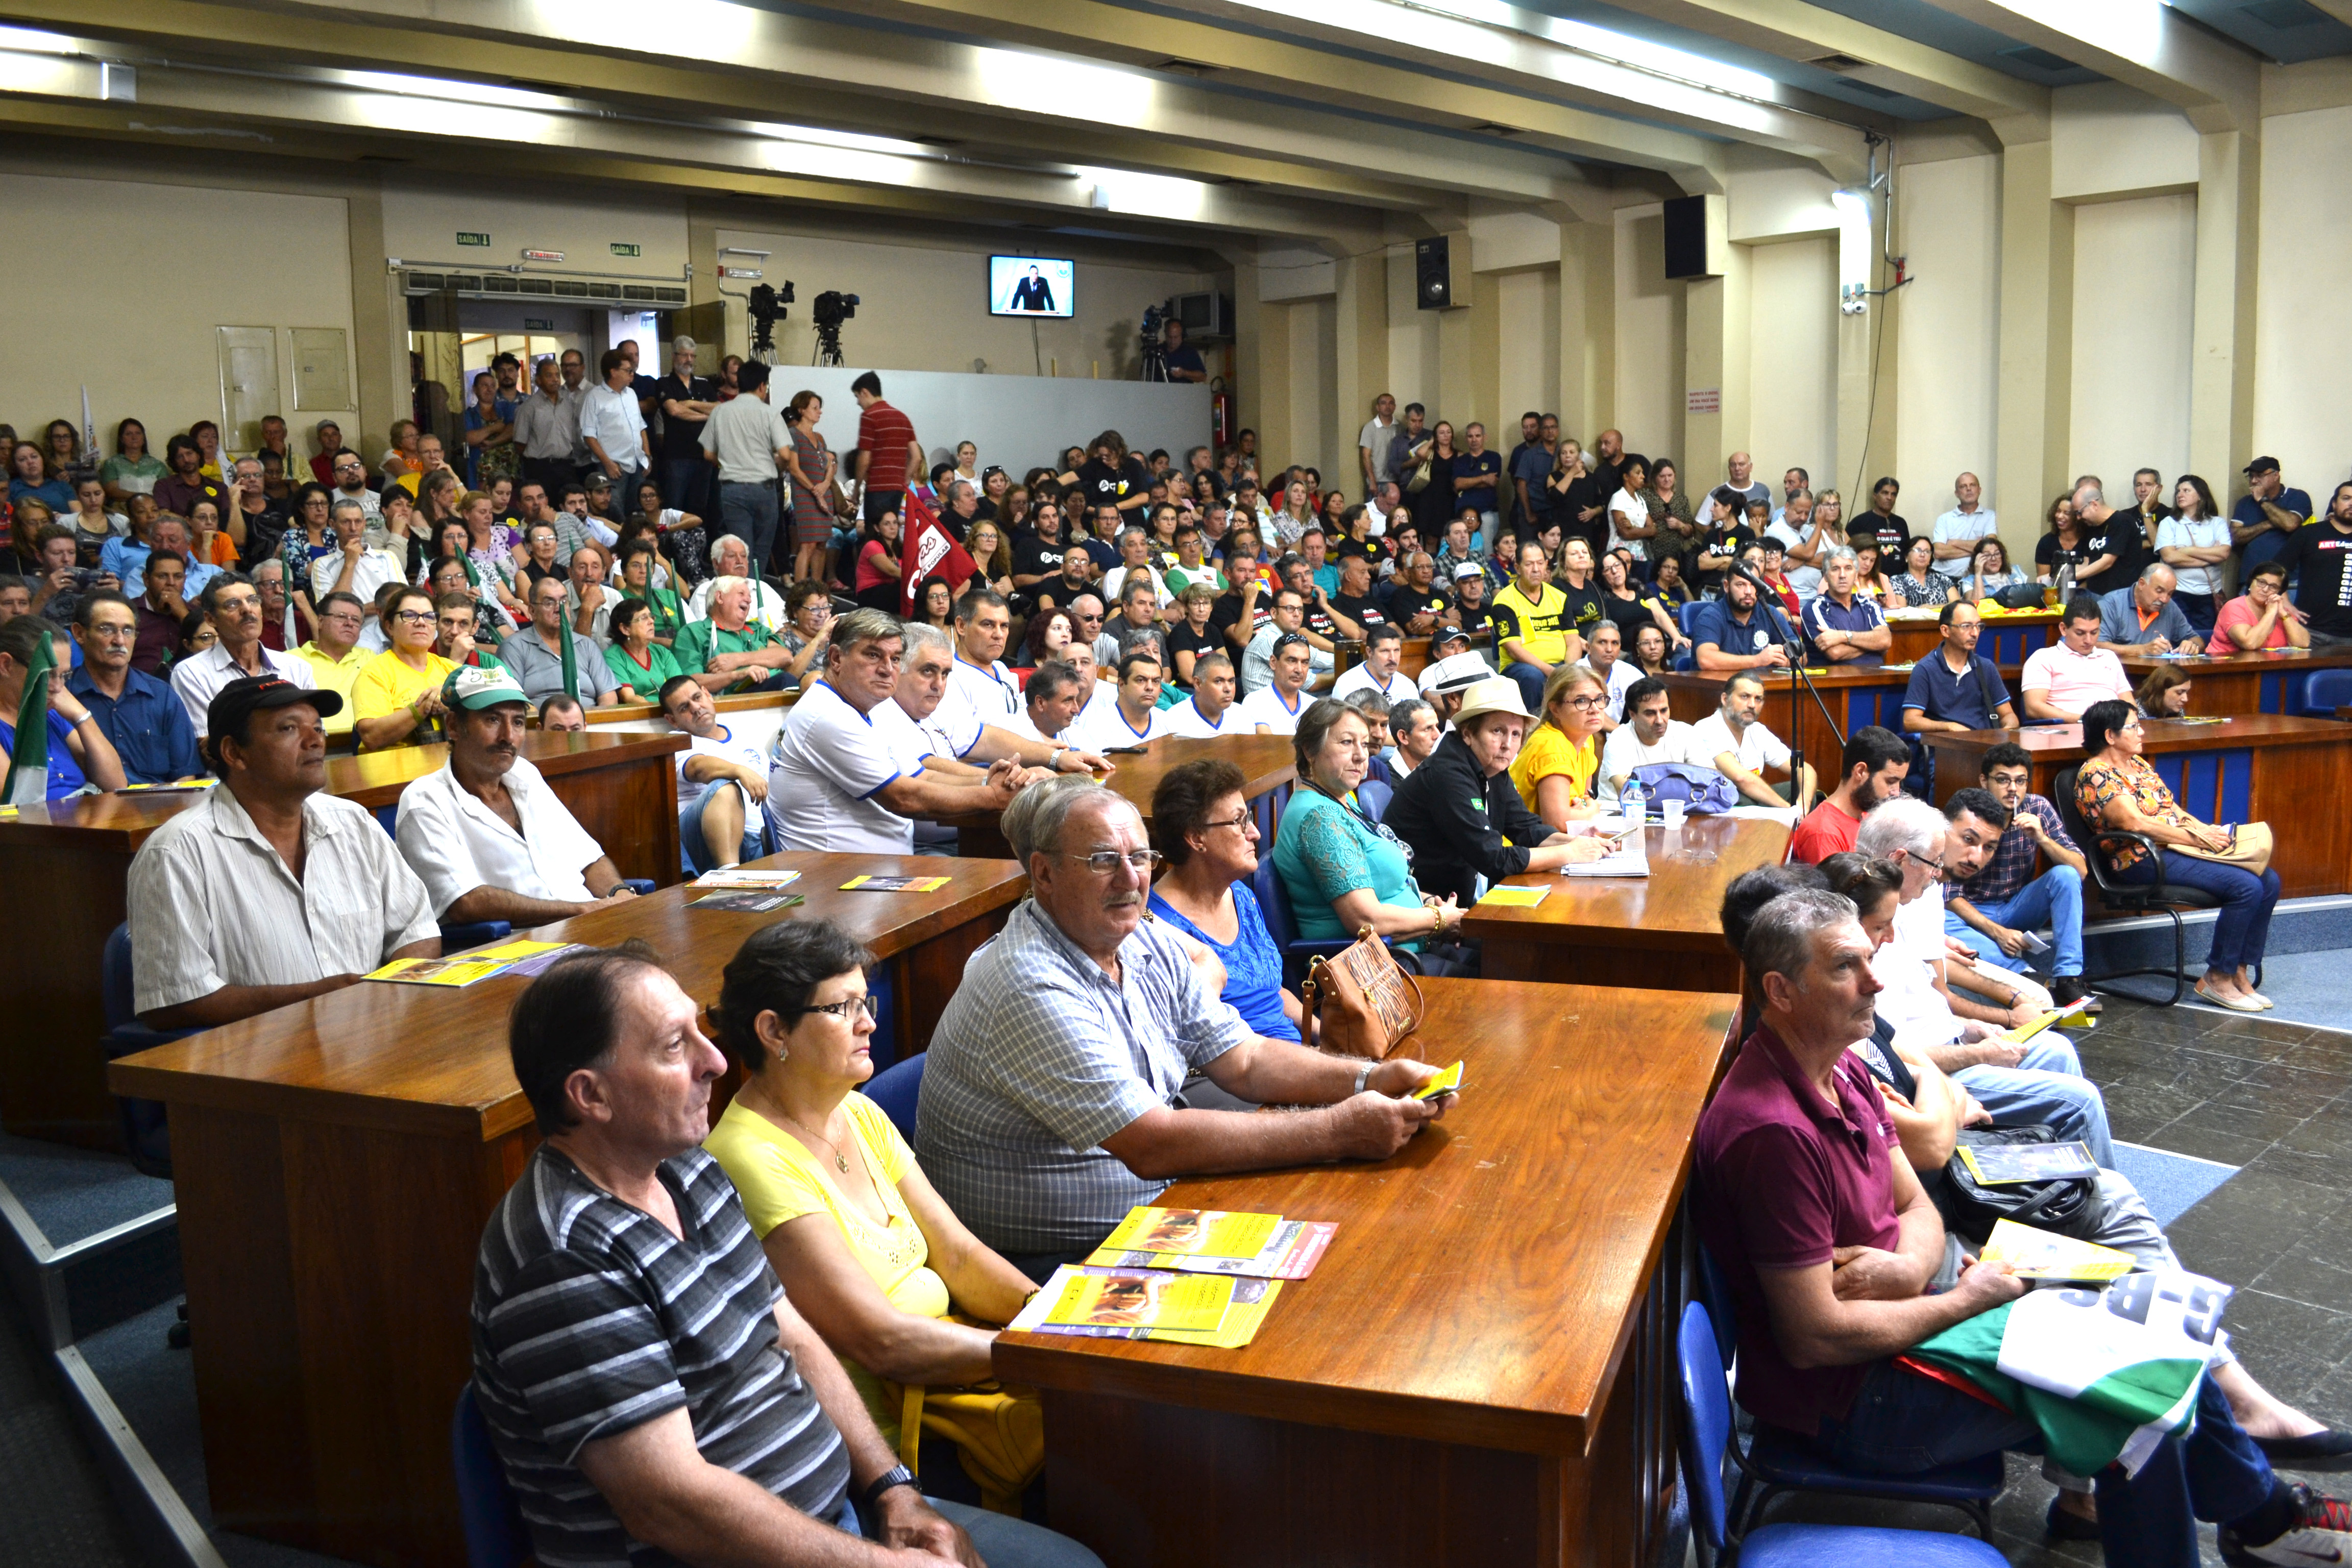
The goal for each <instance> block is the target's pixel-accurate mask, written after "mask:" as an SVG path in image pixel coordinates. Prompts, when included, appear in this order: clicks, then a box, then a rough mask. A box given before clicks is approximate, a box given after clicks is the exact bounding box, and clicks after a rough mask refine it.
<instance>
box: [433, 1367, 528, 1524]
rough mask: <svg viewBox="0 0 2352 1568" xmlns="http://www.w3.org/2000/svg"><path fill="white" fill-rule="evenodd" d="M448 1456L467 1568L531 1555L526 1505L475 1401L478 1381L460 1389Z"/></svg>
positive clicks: (450, 1422) (451, 1420)
mask: <svg viewBox="0 0 2352 1568" xmlns="http://www.w3.org/2000/svg"><path fill="white" fill-rule="evenodd" d="M449 1458H450V1459H451V1461H452V1468H455V1469H456V1470H457V1521H458V1523H459V1524H460V1525H461V1526H463V1527H464V1529H465V1531H466V1563H467V1568H516V1564H518V1563H521V1562H522V1561H523V1559H525V1558H526V1557H529V1556H530V1530H529V1529H528V1528H527V1527H526V1526H525V1525H524V1524H523V1521H522V1505H521V1504H520V1503H519V1502H518V1501H516V1500H515V1494H514V1488H512V1487H510V1486H509V1485H508V1484H507V1472H506V1467H505V1466H504V1465H501V1464H500V1463H499V1454H498V1449H497V1448H496V1447H493V1446H492V1445H491V1443H490V1428H489V1424H488V1422H486V1421H484V1420H483V1419H482V1407H481V1406H480V1405H477V1404H476V1403H475V1402H474V1385H473V1384H471V1383H467V1384H466V1386H465V1387H464V1388H462V1389H460V1390H458V1392H457V1413H456V1414H455V1415H453V1416H451V1418H450V1421H449Z"/></svg>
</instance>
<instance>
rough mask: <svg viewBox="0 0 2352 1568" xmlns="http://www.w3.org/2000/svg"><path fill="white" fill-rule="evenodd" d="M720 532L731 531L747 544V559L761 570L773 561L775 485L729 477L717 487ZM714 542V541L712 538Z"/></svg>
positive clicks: (763, 570)
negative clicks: (748, 554)
mask: <svg viewBox="0 0 2352 1568" xmlns="http://www.w3.org/2000/svg"><path fill="white" fill-rule="evenodd" d="M719 524H720V527H719V531H720V532H721V533H731V534H733V535H734V536H735V537H736V538H738V539H740V540H741V541H742V542H744V543H746V544H748V545H750V546H751V559H752V560H753V561H754V562H757V563H759V569H760V570H761V571H762V572H765V571H769V570H771V569H772V568H773V567H774V565H775V563H776V487H775V486H773V485H758V484H745V483H743V482H741V481H740V480H729V481H726V482H724V483H721V484H720V485H719ZM712 542H713V543H714V544H715V543H716V542H717V541H716V540H714V541H712Z"/></svg>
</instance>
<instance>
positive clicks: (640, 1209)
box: [473, 944, 1101, 1568]
mask: <svg viewBox="0 0 2352 1568" xmlns="http://www.w3.org/2000/svg"><path fill="white" fill-rule="evenodd" d="M632 947H635V944H627V945H624V946H623V947H621V948H617V949H614V950H610V951H605V952H589V953H584V954H582V955H580V956H577V957H573V958H568V959H566V960H564V961H563V962H562V963H557V964H556V965H555V966H554V967H552V968H551V969H550V970H549V971H548V972H547V973H545V974H543V975H541V977H540V978H539V979H537V980H535V981H533V982H532V983H531V985H530V989H529V990H528V991H526V992H525V993H524V994H523V995H522V998H521V1000H520V1002H519V1003H518V1004H517V1005H516V1007H515V1011H514V1017H513V1022H512V1024H511V1025H510V1026H509V1049H510V1051H511V1053H512V1056H513V1061H514V1071H515V1078H516V1079H517V1081H518V1082H520V1084H521V1086H522V1089H523V1093H524V1094H525V1095H526V1096H527V1097H528V1098H529V1099H530V1103H531V1111H532V1114H533V1116H534V1117H535V1118H536V1119H537V1121H538V1123H539V1128H540V1131H541V1132H542V1133H543V1134H545V1142H542V1143H541V1144H540V1146H539V1147H538V1148H537V1149H536V1150H535V1151H533V1152H532V1153H531V1156H530V1161H529V1162H528V1163H526V1164H525V1165H524V1167H523V1173H522V1175H521V1178H520V1180H518V1181H517V1182H516V1183H515V1184H514V1186H513V1187H512V1189H510V1190H509V1192H508V1194H507V1195H506V1197H505V1199H504V1200H503V1201H502V1202H501V1203H500V1204H499V1207H498V1210H497V1211H496V1212H495V1213H494V1214H493V1215H491V1216H490V1221H489V1224H488V1226H485V1227H484V1229H483V1232H482V1245H481V1251H480V1254H479V1258H478V1264H477V1267H476V1270H475V1277H474V1313H473V1322H474V1392H475V1396H476V1398H477V1399H478V1401H479V1402H480V1405H481V1410H482V1415H483V1416H484V1418H485V1419H486V1420H487V1421H488V1426H489V1429H490V1435H491V1438H492V1440H493V1442H494V1443H495V1445H496V1446H497V1448H498V1451H499V1458H500V1459H501V1461H502V1462H503V1463H504V1465H505V1468H506V1473H507V1478H508V1479H509V1481H510V1482H511V1483H512V1484H513V1486H514V1488H515V1489H516V1491H518V1492H519V1493H520V1494H521V1500H522V1509H523V1515H524V1517H525V1518H526V1519H527V1520H528V1521H530V1533H531V1545H532V1549H533V1551H534V1552H536V1554H537V1555H538V1557H539V1559H540V1560H541V1562H545V1563H567V1564H594V1565H598V1568H603V1565H607V1564H609V1565H611V1568H632V1565H639V1568H642V1565H650V1564H664V1565H667V1564H671V1563H717V1562H730V1563H731V1562H743V1561H751V1560H758V1561H761V1562H766V1563H776V1564H778V1565H780V1568H782V1565H789V1564H802V1563H811V1564H814V1563H875V1564H877V1565H878V1564H882V1563H908V1564H912V1563H928V1562H938V1561H942V1560H944V1561H946V1562H950V1563H966V1564H972V1565H975V1568H977V1565H978V1564H980V1563H982V1559H983V1553H984V1554H985V1559H986V1561H987V1562H990V1563H995V1564H996V1565H997V1568H1011V1565H1016V1564H1030V1565H1034V1568H1101V1563H1100V1562H1099V1560H1097V1558H1096V1557H1095V1556H1094V1554H1093V1553H1091V1552H1087V1550H1086V1549H1085V1548H1084V1547H1081V1546H1078V1545H1077V1544H1076V1543H1075V1542H1070V1541H1067V1540H1066V1539H1064V1538H1063V1537H1061V1536H1057V1535H1055V1534H1054V1533H1053V1532H1051V1531H1045V1530H1041V1529H1038V1528H1037V1527H1035V1526H1034V1525H1029V1524H1024V1523H1023V1522H1022V1521H1019V1520H1015V1519H1008V1518H1005V1517H1003V1516H1002V1515H997V1514H989V1513H983V1512H982V1511H981V1510H978V1509H971V1508H966V1507H964V1506H962V1505H961V1504H959V1503H953V1502H946V1501H940V1502H934V1501H932V1500H929V1499H927V1498H925V1497H924V1496H923V1495H922V1493H921V1490H920V1489H919V1487H918V1486H917V1484H916V1482H915V1479H914V1477H913V1475H912V1474H911V1473H910V1472H909V1471H908V1469H907V1468H906V1467H904V1466H903V1465H900V1464H899V1463H898V1456H897V1455H895V1454H893V1453H892V1452H891V1451H890V1448H889V1447H888V1445H887V1444H886V1443H885V1442H884V1441H883V1439H882V1436H881V1434H880V1433H879V1432H877V1430H876V1429H875V1426H874V1423H873V1420H872V1418H871V1417H869V1416H868V1415H866V1407H865V1405H864V1404H863V1402H862V1401H861V1400H860V1399H859V1397H858V1395H857V1392H856V1388H855V1387H854V1386H853V1385H852V1384H850V1382H849V1379H848V1376H847V1374H846V1373H844V1372H843V1371H842V1369H841V1363H840V1362H839V1361H837V1360H835V1357H834V1353H833V1352H832V1351H830V1350H828V1349H827V1348H826V1347H825V1344H824V1341H823V1340H821V1339H819V1338H818V1337H817V1335H816V1332H815V1331H814V1330H813V1329H812V1328H810V1327H809V1325H808V1324H807V1322H806V1321H803V1319H802V1317H801V1316H800V1314H799V1313H798V1312H797V1311H795V1310H793V1305H792V1303H791V1302H790V1301H789V1300H786V1299H785V1297H784V1292H783V1288H782V1285H781V1284H779V1283H778V1282H777V1279H776V1276H775V1272H774V1271H773V1270H772V1268H769V1266H768V1260H767V1256H766V1254H764V1253H763V1252H761V1249H760V1243H759V1239H758V1238H757V1237H754V1236H753V1235H752V1234H751V1225H750V1223H749V1222H748V1221H747V1220H746V1219H745V1218H744V1215H743V1205H742V1200H741V1199H740V1197H738V1196H737V1195H736V1192H735V1187H734V1184H732V1183H730V1181H729V1180H728V1179H727V1175H726V1173H725V1172H723V1171H722V1170H720V1169H719V1163H718V1162H717V1161H716V1160H714V1159H712V1158H711V1157H710V1156H709V1154H707V1153H705V1152H703V1149H702V1146H701V1145H702V1139H703V1137H704V1135H705V1134H706V1133H708V1132H709V1130H710V1086H711V1084H712V1082H713V1081H715V1080H716V1079H718V1077H719V1074H720V1073H721V1072H722V1071H724V1070H725V1068H726V1065H727V1064H726V1059H725V1058H723V1057H721V1056H720V1055H719V1050H718V1047H715V1046H713V1045H712V1044H711V1043H710V1042H709V1040H708V1039H706V1038H704V1037H703V1035H702V1032H701V1030H700V1029H699V1028H698V1026H697V1018H698V1015H699V1012H700V1009H699V1008H698V1006H697V1005H696V1003H695V1002H694V1000H693V998H691V997H689V996H688V995H687V994H686V993H685V992H684V991H681V990H680V989H678V986H677V982H676V981H674V980H672V979H671V978H670V976H669V975H668V974H667V973H665V972H664V971H663V970H662V969H660V968H659V967H658V966H657V965H656V963H654V962H653V961H652V954H651V952H650V951H649V950H646V949H644V948H642V947H635V951H632ZM747 1483H748V1484H747ZM845 1536H846V1537H848V1538H849V1539H845ZM869 1542H871V1543H878V1544H869Z"/></svg>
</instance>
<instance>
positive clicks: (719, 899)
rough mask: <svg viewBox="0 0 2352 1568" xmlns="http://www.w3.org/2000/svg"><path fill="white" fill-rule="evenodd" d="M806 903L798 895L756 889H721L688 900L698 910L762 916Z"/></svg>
mask: <svg viewBox="0 0 2352 1568" xmlns="http://www.w3.org/2000/svg"><path fill="white" fill-rule="evenodd" d="M806 901H807V900H804V899H803V898H802V897H801V896H800V895H799V894H798V893H769V892H762V891H761V890H760V889H756V888H745V889H741V890H740V891H729V890H725V889H722V890H720V891H719V892H716V893H705V894H703V895H702V897H700V898H698V899H695V900H690V903H691V906H692V907H693V908H695V909H698V910H733V911H734V912H736V913H737V914H745V915H764V914H771V913H772V912H774V911H775V910H788V909H790V908H792V907H793V905H794V904H798V903H805V902H806Z"/></svg>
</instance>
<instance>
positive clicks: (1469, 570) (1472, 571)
mask: <svg viewBox="0 0 2352 1568" xmlns="http://www.w3.org/2000/svg"><path fill="white" fill-rule="evenodd" d="M1485 575H1486V568H1485V567H1484V566H1481V565H1479V564H1478V563H1476V562H1475V561H1457V562H1455V563H1454V581H1455V582H1456V583H1459V582H1460V581H1462V579H1463V578H1465V577H1484V576H1485Z"/></svg>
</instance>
